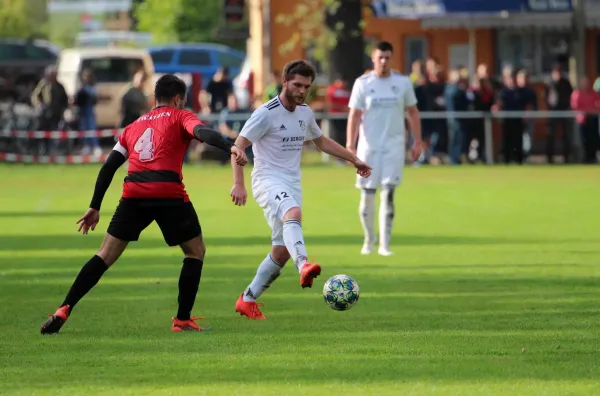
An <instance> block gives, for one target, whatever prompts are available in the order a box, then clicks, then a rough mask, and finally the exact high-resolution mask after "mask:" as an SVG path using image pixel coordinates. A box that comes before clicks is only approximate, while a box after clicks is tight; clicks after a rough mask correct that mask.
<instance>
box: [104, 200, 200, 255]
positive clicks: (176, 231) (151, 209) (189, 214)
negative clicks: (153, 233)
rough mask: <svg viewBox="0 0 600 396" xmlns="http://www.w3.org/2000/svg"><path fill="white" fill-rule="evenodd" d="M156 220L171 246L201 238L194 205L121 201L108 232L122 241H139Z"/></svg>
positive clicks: (166, 201)
mask: <svg viewBox="0 0 600 396" xmlns="http://www.w3.org/2000/svg"><path fill="white" fill-rule="evenodd" d="M154 220H156V223H157V224H158V226H159V227H160V230H161V231H162V234H163V238H164V239H165V242H166V243H167V245H169V246H177V245H181V244H182V243H184V242H187V241H189V240H190V239H193V238H195V237H197V236H198V235H200V234H201V233H202V229H201V228H200V221H198V215H197V214H196V210H195V209H194V205H192V203H191V202H183V200H148V199H132V198H122V199H121V201H120V202H119V205H118V206H117V209H116V210H115V214H114V215H113V217H112V220H111V221H110V225H109V226H108V230H107V233H109V234H110V235H112V236H114V237H115V238H118V239H120V240H122V241H127V242H131V241H137V240H138V239H139V237H140V234H141V233H142V231H144V229H146V227H148V226H149V225H150V224H151V223H152V222H153V221H154Z"/></svg>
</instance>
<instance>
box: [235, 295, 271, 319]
mask: <svg viewBox="0 0 600 396" xmlns="http://www.w3.org/2000/svg"><path fill="white" fill-rule="evenodd" d="M263 305H264V304H263V303H257V302H256V301H244V293H242V294H240V298H238V300H237V302H236V303H235V312H239V313H240V315H243V316H246V317H247V318H248V319H253V320H265V319H267V317H266V316H265V315H263V314H262V312H260V309H258V307H259V306H260V307H262V306H263Z"/></svg>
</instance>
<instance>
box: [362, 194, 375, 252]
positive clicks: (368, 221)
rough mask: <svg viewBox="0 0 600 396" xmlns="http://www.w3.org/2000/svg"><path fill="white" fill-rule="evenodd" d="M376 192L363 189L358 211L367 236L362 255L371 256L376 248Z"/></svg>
mask: <svg viewBox="0 0 600 396" xmlns="http://www.w3.org/2000/svg"><path fill="white" fill-rule="evenodd" d="M375 192H376V190H374V189H362V190H361V193H360V204H359V207H358V211H359V214H360V222H361V224H362V227H363V232H364V234H365V241H364V244H363V247H362V250H361V251H360V253H361V254H371V253H372V252H373V248H374V247H375V239H376V237H375Z"/></svg>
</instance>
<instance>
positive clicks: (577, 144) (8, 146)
mask: <svg viewBox="0 0 600 396" xmlns="http://www.w3.org/2000/svg"><path fill="white" fill-rule="evenodd" d="M578 114H579V113H578V112H574V111H517V112H513V111H497V112H475V111H469V112H422V113H421V119H422V120H433V119H438V120H451V119H454V120H464V119H480V120H481V119H483V121H484V122H483V125H484V144H485V150H484V152H485V158H486V163H487V164H490V165H491V164H493V163H494V156H495V155H494V154H495V153H496V152H497V151H498V150H497V148H496V147H494V139H493V130H494V127H493V124H494V120H500V121H501V120H503V119H508V118H513V119H514V118H517V119H522V120H524V121H525V120H536V119H544V120H552V119H570V120H572V122H573V125H574V128H572V129H571V130H572V131H576V130H577V129H576V127H575V124H576V122H575V118H576V117H577V115H578ZM250 115H251V113H249V112H248V113H236V114H229V115H228V117H227V120H228V121H245V120H247V119H248V118H249V117H250ZM31 117H33V116H32V113H31V111H30V110H29V112H28V111H25V110H22V113H19V111H16V112H15V111H14V109H13V110H12V113H10V114H9V115H8V116H5V117H0V162H2V161H4V162H6V161H9V162H39V163H54V162H57V163H86V162H100V161H103V160H104V158H105V156H78V155H73V149H74V147H75V146H76V144H75V142H76V141H78V140H80V139H82V138H85V137H93V136H96V137H99V138H107V137H108V138H116V137H117V136H118V135H119V134H120V133H121V132H122V130H121V129H103V130H96V131H77V130H74V129H73V128H68V127H66V128H65V129H66V130H63V131H39V130H36V128H35V125H36V123H35V122H34V121H32V120H31ZM198 117H199V119H200V120H202V121H203V122H206V123H218V122H219V121H220V120H221V116H220V115H219V114H213V115H204V114H199V115H198ZM315 118H316V119H317V120H318V121H320V124H321V129H322V130H323V133H324V134H325V135H326V136H331V131H332V128H331V124H330V121H331V120H340V119H346V118H347V114H329V113H323V112H315ZM599 130H600V128H599ZM449 134H450V131H449ZM451 139H452V136H451V135H450V136H449V140H451ZM570 139H572V142H571V147H572V149H574V150H580V149H581V139H580V136H579V133H572V134H571V136H570ZM42 141H43V142H45V144H48V142H50V145H52V146H53V147H58V148H61V150H60V152H59V153H58V154H57V153H54V154H51V153H50V154H45V155H43V154H39V153H32V152H29V151H27V150H28V148H29V147H31V146H35V145H36V144H37V143H41V142H42ZM323 161H324V162H327V161H329V156H327V155H326V154H323Z"/></svg>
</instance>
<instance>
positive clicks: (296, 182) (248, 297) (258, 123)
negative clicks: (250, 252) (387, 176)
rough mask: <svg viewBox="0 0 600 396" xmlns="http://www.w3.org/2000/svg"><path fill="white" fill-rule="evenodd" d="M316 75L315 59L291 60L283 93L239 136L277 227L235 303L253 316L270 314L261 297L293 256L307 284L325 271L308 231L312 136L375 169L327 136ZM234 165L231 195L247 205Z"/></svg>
mask: <svg viewBox="0 0 600 396" xmlns="http://www.w3.org/2000/svg"><path fill="white" fill-rule="evenodd" d="M314 79H315V69H314V67H313V66H312V65H311V64H310V63H309V62H307V61H304V60H297V61H293V62H290V63H288V64H287V65H286V67H285V69H284V72H283V88H282V91H281V94H280V95H279V96H277V97H276V98H274V99H273V100H271V101H270V102H268V103H266V104H264V105H262V106H261V107H259V108H258V109H256V111H254V112H253V113H252V116H251V117H250V118H249V119H248V121H246V124H245V125H244V127H243V128H242V131H241V132H240V134H239V136H238V138H237V139H236V142H235V144H236V146H238V147H239V148H240V149H241V150H242V151H243V150H245V149H246V147H248V146H249V145H250V144H252V150H253V153H254V168H253V170H252V192H253V195H254V199H255V200H256V202H257V203H258V205H259V206H260V207H261V208H263V211H264V215H265V218H266V219H267V222H268V224H269V226H270V227H271V230H272V235H271V239H272V248H271V253H270V254H269V255H267V257H266V258H265V259H264V260H263V262H262V263H261V264H260V266H259V267H258V270H257V271H256V276H255V277H254V280H252V282H251V283H250V285H249V286H248V287H247V288H246V290H245V291H244V292H243V293H242V294H241V295H240V297H239V299H238V300H237V302H236V305H235V309H236V311H237V312H239V313H240V314H241V315H245V316H247V317H248V318H250V319H266V318H265V316H264V315H263V314H262V313H261V312H260V310H259V309H258V304H257V303H256V299H257V298H258V297H259V296H260V295H261V294H262V293H263V292H264V291H265V290H266V289H267V288H268V287H269V286H270V285H271V283H272V282H273V281H274V280H275V279H276V278H277V277H278V276H279V275H280V273H281V269H282V268H283V266H284V265H285V263H286V262H287V261H288V260H289V259H290V257H291V258H292V259H293V260H294V264H295V266H296V269H297V270H298V272H299V273H300V285H301V286H302V287H303V288H304V287H311V286H312V284H313V279H314V278H316V277H317V276H318V275H320V274H321V267H320V266H319V264H311V263H308V261H307V257H308V256H307V253H306V246H305V244H304V236H303V235H302V224H301V220H302V210H301V206H302V188H301V185H300V159H301V156H302V147H303V145H304V142H305V141H306V140H312V142H313V143H314V144H315V145H316V146H317V148H319V150H321V151H323V152H325V153H327V154H330V155H333V156H335V157H337V158H341V159H344V160H346V161H349V162H351V163H352V164H354V166H355V167H356V173H358V175H359V176H360V177H368V176H369V175H370V173H371V168H370V167H369V166H368V165H367V164H366V163H365V162H363V161H361V160H360V159H359V158H358V157H357V156H356V155H355V154H353V153H352V152H350V151H349V150H346V149H345V148H344V147H343V146H340V145H339V144H338V143H336V142H335V141H333V140H331V139H329V138H328V137H326V136H323V133H322V132H321V130H320V129H319V126H318V125H317V122H316V121H315V116H314V114H313V112H312V110H311V109H310V107H308V106H307V105H306V104H304V99H305V98H306V95H307V94H308V92H309V90H310V87H311V85H312V83H313V81H314ZM232 166H233V172H234V186H233V188H232V189H231V197H232V200H233V202H234V203H235V204H236V205H240V206H241V205H244V204H245V203H246V188H245V185H244V173H243V168H242V167H240V166H238V165H237V164H235V163H234V162H232Z"/></svg>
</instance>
